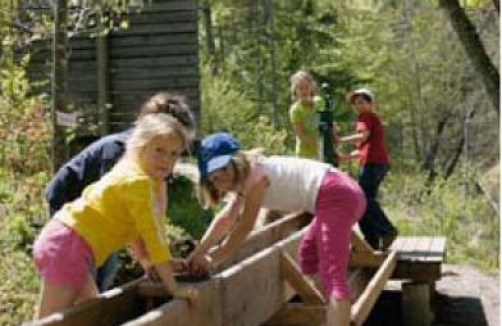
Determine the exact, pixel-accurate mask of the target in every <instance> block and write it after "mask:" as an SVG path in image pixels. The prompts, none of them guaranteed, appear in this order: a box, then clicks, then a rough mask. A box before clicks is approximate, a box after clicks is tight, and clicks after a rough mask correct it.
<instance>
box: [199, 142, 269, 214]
mask: <svg viewBox="0 0 502 326" xmlns="http://www.w3.org/2000/svg"><path fill="white" fill-rule="evenodd" d="M262 152H263V151H262V149H259V148H257V149H252V150H249V151H240V152H237V153H236V154H234V155H233V156H232V159H231V160H230V163H229V164H228V165H227V166H226V167H225V168H226V169H228V168H231V169H233V171H234V180H233V185H234V186H237V185H241V184H243V183H244V182H245V181H246V179H247V178H248V176H249V173H250V172H251V166H252V164H253V163H254V162H255V161H256V160H258V159H259V158H260V157H261V155H262ZM224 196H225V194H222V193H220V192H219V191H218V189H216V188H215V187H214V184H213V183H212V182H211V181H210V180H209V178H204V179H201V180H200V181H199V187H198V197H199V201H200V202H201V204H202V206H203V207H204V208H205V209H207V208H211V207H216V206H217V205H218V204H219V203H220V202H221V200H222V199H223V197H224Z"/></svg>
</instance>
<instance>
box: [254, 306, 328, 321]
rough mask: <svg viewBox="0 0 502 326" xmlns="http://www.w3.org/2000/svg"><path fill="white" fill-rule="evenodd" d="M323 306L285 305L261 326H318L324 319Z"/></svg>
mask: <svg viewBox="0 0 502 326" xmlns="http://www.w3.org/2000/svg"><path fill="white" fill-rule="evenodd" d="M325 316H326V306H325V305H305V304H302V303H287V304H285V305H284V306H283V307H282V308H281V310H279V311H278V312H277V314H276V315H274V317H273V318H271V319H270V320H269V321H267V322H266V323H265V324H264V325H262V326H319V325H322V324H323V323H324V322H325V319H326V317H325Z"/></svg>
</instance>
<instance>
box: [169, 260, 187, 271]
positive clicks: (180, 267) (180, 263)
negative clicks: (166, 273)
mask: <svg viewBox="0 0 502 326" xmlns="http://www.w3.org/2000/svg"><path fill="white" fill-rule="evenodd" d="M170 263H171V268H172V269H173V271H174V272H176V273H181V272H185V271H187V270H188V264H187V262H186V261H185V260H184V259H181V258H173V259H171V261H170Z"/></svg>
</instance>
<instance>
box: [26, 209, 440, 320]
mask: <svg viewBox="0 0 502 326" xmlns="http://www.w3.org/2000/svg"><path fill="white" fill-rule="evenodd" d="M310 219H311V216H309V215H308V214H295V215H289V216H286V217H284V218H282V219H280V220H278V221H275V222H273V223H271V224H268V225H266V226H265V227H264V228H262V229H260V230H258V231H255V232H254V233H253V234H252V235H251V236H250V237H249V238H248V239H247V240H246V242H245V244H244V245H243V246H242V247H241V249H240V250H238V251H237V252H236V253H235V254H234V255H233V256H232V258H231V259H229V260H227V261H226V262H225V263H224V264H222V265H221V266H218V267H217V269H216V270H215V271H214V273H212V276H211V277H207V278H205V279H190V277H186V276H185V277H183V276H180V277H179V278H178V280H179V281H180V282H182V283H189V284H191V285H193V286H195V287H197V288H198V290H199V292H200V304H199V306H198V307H196V308H190V307H189V306H188V304H187V302H186V301H185V300H178V299H176V300H172V299H171V298H169V297H168V296H167V295H166V293H165V292H164V289H163V287H162V286H161V285H159V284H154V283H152V282H151V281H148V280H146V279H139V280H136V281H133V282H131V283H129V284H126V285H124V286H122V287H120V288H116V289H112V290H110V291H108V292H105V293H103V294H102V295H100V296H99V297H98V298H96V299H94V300H91V301H89V302H86V303H84V304H81V305H78V306H75V307H73V308H70V309H68V310H66V311H64V312H61V313H56V314H53V315H51V316H49V317H47V318H45V319H43V320H40V321H37V322H33V323H31V324H28V325H30V326H42V325H51V326H56V325H61V326H69V325H71V326H84V325H93V326H111V325H123V326H125V325H127V326H156V325H178V326H188V325H190V326H203V325H204V326H226V325H228V326H260V325H262V326H286V325H289V326H293V325H297V326H300V325H312V326H314V325H321V324H322V323H323V321H324V316H325V309H326V306H325V304H324V299H323V297H322V296H321V294H320V292H319V290H318V289H317V288H316V286H315V285H314V284H313V283H312V282H311V281H309V280H307V279H306V278H305V277H304V276H303V275H302V274H301V273H300V271H299V268H298V266H297V264H296V262H295V257H296V249H297V245H298V243H299V240H300V238H301V236H302V234H303V231H304V229H303V227H304V226H305V225H307V224H308V222H309V221H310ZM352 244H353V249H352V253H351V259H350V266H351V268H350V273H349V284H350V287H351V290H352V297H353V299H352V301H353V305H352V325H354V326H356V325H357V326H359V325H362V324H363V323H364V321H365V320H366V318H367V317H368V315H369V313H370V312H371V309H372V308H373V306H374V304H375V302H376V300H377V299H378V297H379V295H380V293H381V292H382V290H383V289H384V287H385V285H386V283H387V281H388V280H390V279H407V280H410V281H411V282H410V283H409V284H410V285H411V286H409V287H408V289H410V291H411V293H412V295H411V296H408V297H409V298H411V299H412V300H411V301H410V302H408V304H409V305H412V306H413V310H414V311H415V312H417V309H418V310H420V311H418V312H417V315H418V316H425V317H426V318H429V316H430V306H429V304H428V299H429V297H428V295H430V292H429V290H430V289H434V286H433V285H434V283H435V281H436V280H438V279H439V278H440V276H441V273H440V272H441V263H442V261H443V258H444V255H445V240H444V238H428V237H421V238H418V237H416V238H398V239H397V240H396V241H395V242H394V244H393V246H392V247H391V250H390V251H389V252H386V253H382V252H374V251H372V250H371V249H369V247H368V245H367V244H366V243H365V242H364V241H362V240H361V239H360V238H359V236H357V234H355V233H354V234H353V237H352ZM424 287H425V288H426V290H427V291H425V292H424V291H421V290H423V289H424ZM404 288H405V287H403V289H404ZM416 289H419V290H420V291H418V292H417V291H416ZM414 293H420V295H419V296H417V295H415V294H414ZM424 296H425V297H424ZM424 299H425V301H426V304H423V302H424ZM417 303H418V304H417ZM424 320H425V319H424ZM426 322H427V321H424V323H426Z"/></svg>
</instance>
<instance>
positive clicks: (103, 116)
mask: <svg viewBox="0 0 502 326" xmlns="http://www.w3.org/2000/svg"><path fill="white" fill-rule="evenodd" d="M98 19H99V20H100V22H99V24H100V25H102V23H101V19H102V15H101V14H98ZM108 53H109V39H108V33H107V32H106V33H104V32H103V31H100V35H98V37H97V38H96V67H97V71H96V77H97V89H98V111H99V132H100V134H101V136H103V135H106V134H108V132H109V121H108V110H109V108H110V105H111V99H110V75H109V57H108Z"/></svg>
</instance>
